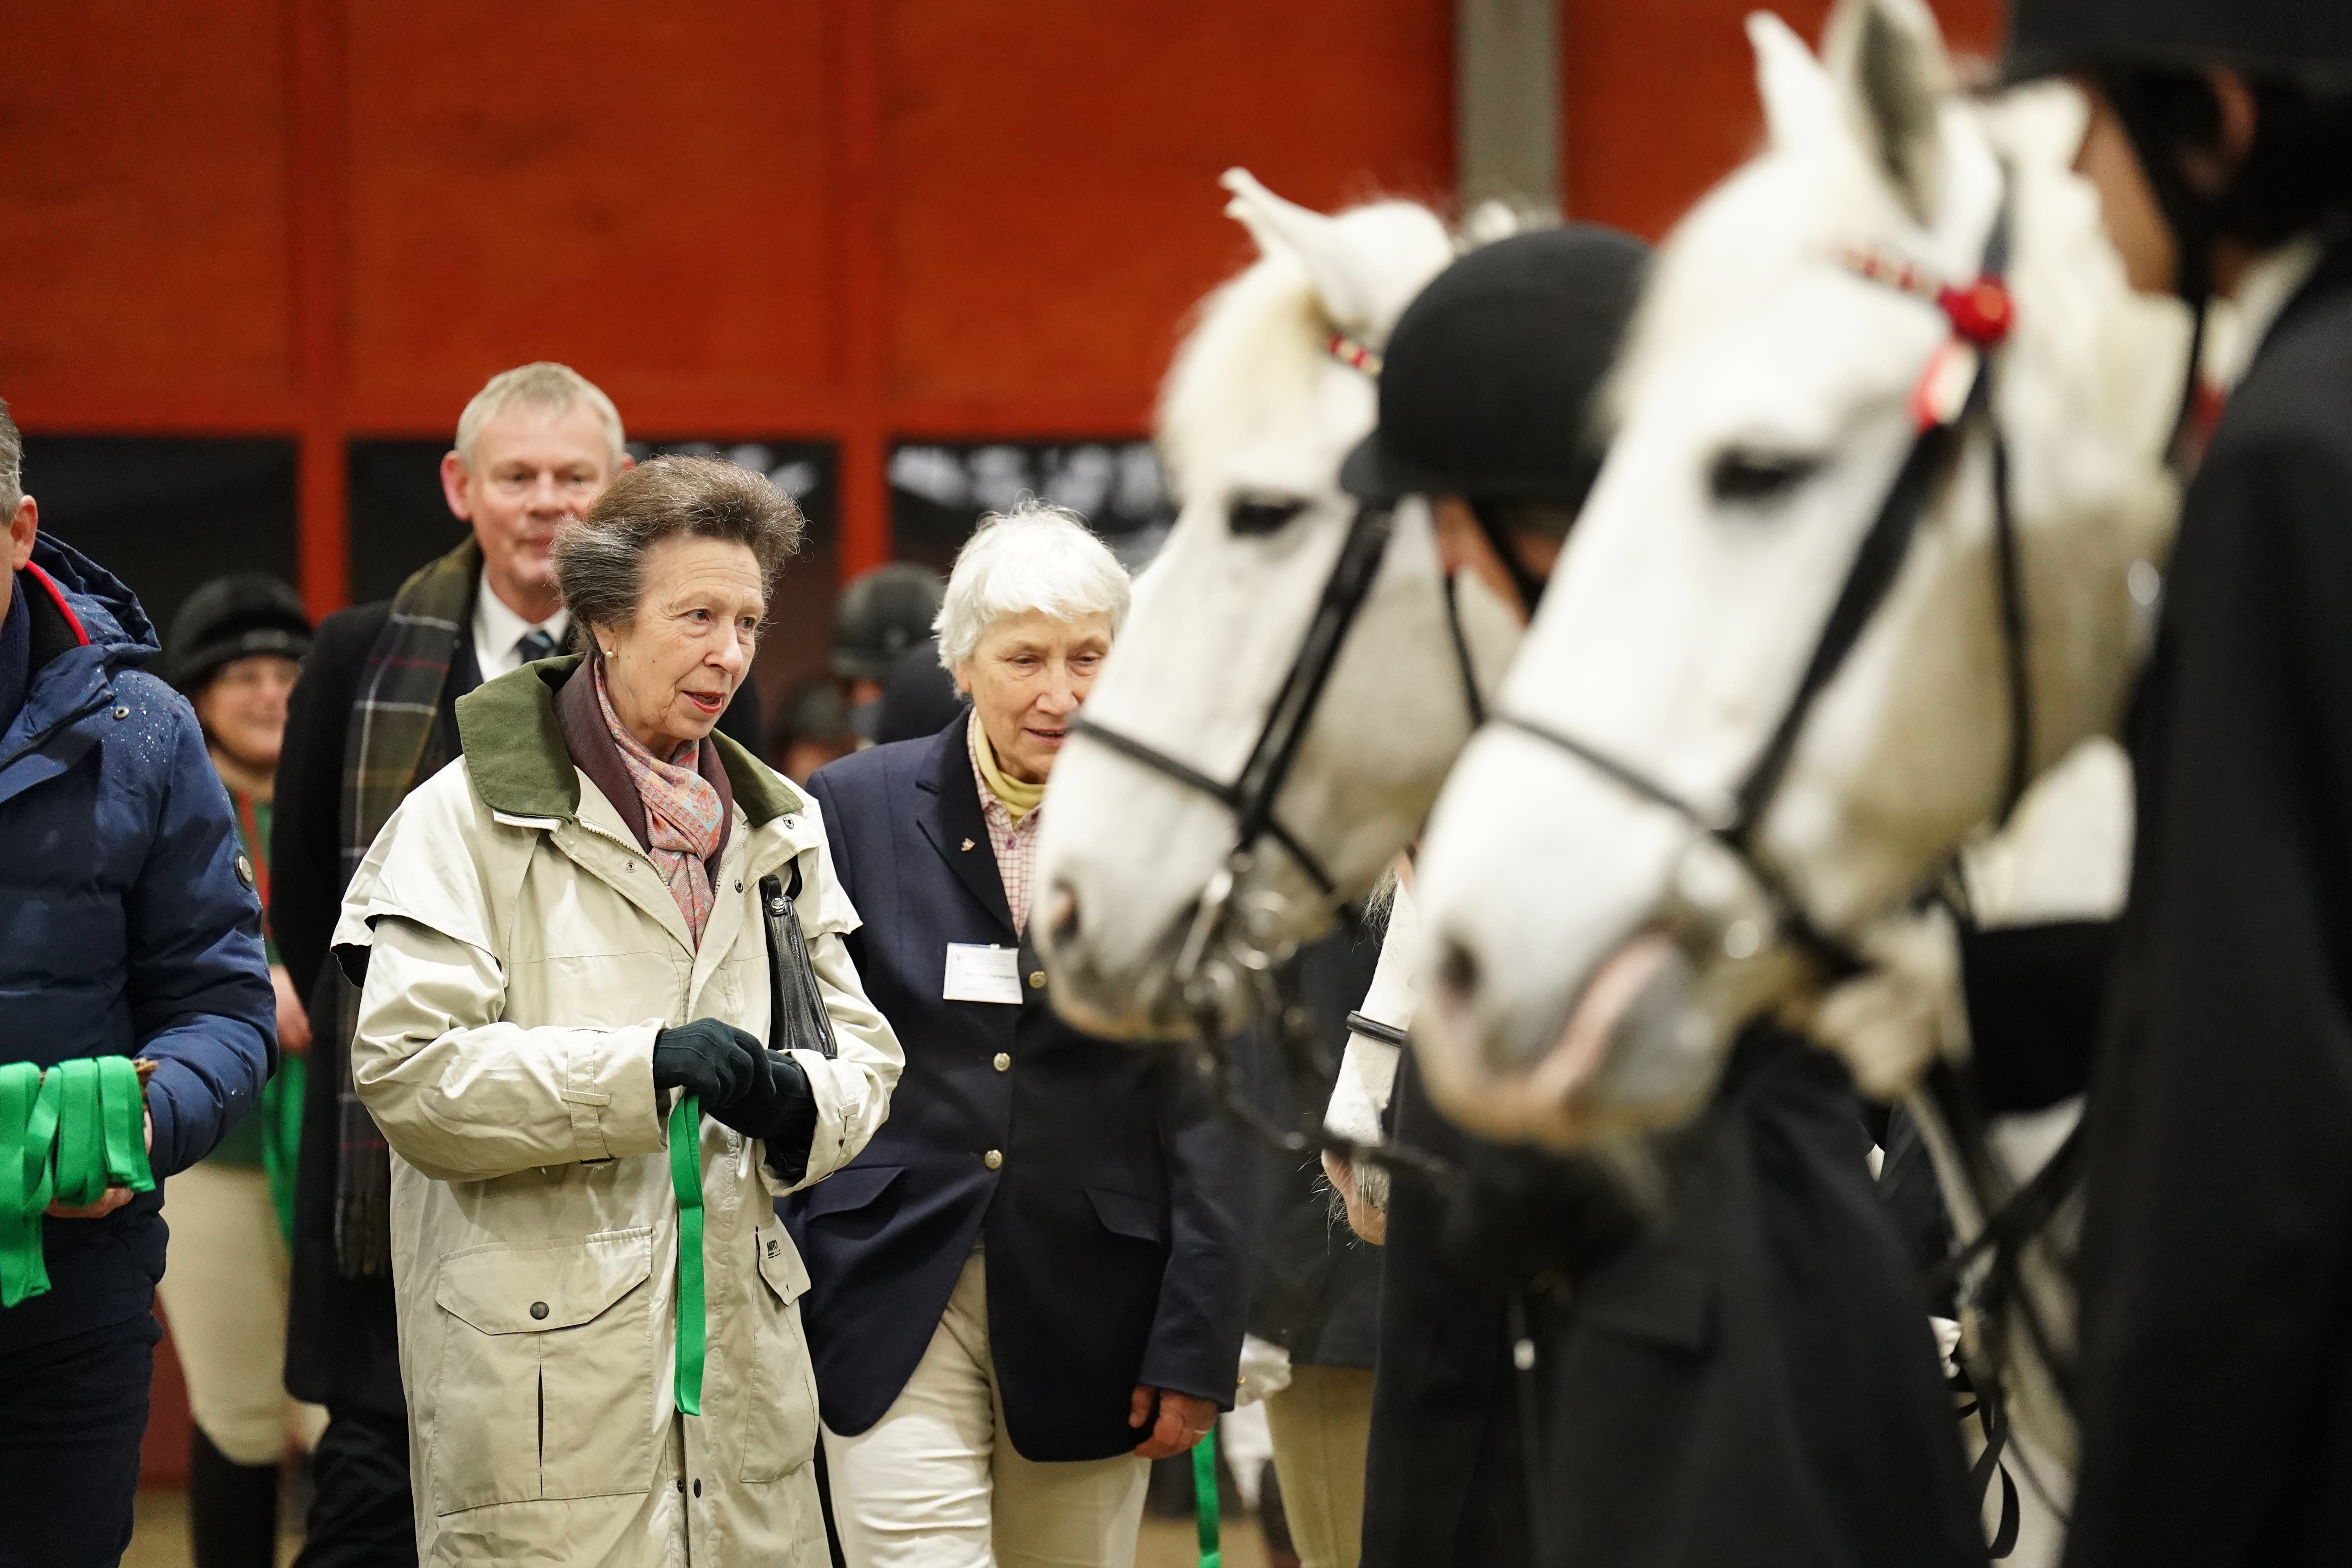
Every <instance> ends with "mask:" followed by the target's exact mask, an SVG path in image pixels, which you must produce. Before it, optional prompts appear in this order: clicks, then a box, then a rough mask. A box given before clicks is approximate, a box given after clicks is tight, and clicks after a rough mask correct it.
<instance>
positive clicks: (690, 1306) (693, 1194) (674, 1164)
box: [669, 1094, 704, 1415]
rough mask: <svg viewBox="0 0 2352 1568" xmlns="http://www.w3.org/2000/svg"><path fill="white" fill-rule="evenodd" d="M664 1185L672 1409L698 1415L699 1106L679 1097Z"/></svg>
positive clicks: (700, 1329)
mask: <svg viewBox="0 0 2352 1568" xmlns="http://www.w3.org/2000/svg"><path fill="white" fill-rule="evenodd" d="M669 1184H670V1187H671V1189H672V1190H673V1191H675V1192H676V1193H677V1408H678V1414H680V1415H701V1414H702V1352H703V1334H704V1325H703V1318H702V1312H703V1307H702V1105H701V1103H700V1101H698V1100H696V1099H695V1097H694V1096H692V1095H690V1094H686V1095H680V1096H679V1097H678V1101H677V1105H676V1106H675V1107H673V1108H672V1109H671V1110H670V1113H669Z"/></svg>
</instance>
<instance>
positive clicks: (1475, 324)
mask: <svg viewBox="0 0 2352 1568" xmlns="http://www.w3.org/2000/svg"><path fill="white" fill-rule="evenodd" d="M1649 256H1650V247H1648V246H1646V245H1644V244H1643V243H1642V242H1641V241H1640V240H1638V239H1636V238H1634V237H1633V236H1632V235H1629V234H1622V233H1620V232H1618V231H1617V230H1615V229H1612V228H1601V227H1599V226H1596V225H1592V224H1569V225H1567V226H1563V227H1559V228H1549V229H1538V230H1537V231H1535V232H1533V233H1529V234H1520V235H1514V236H1512V237H1510V238H1508V239H1502V240H1497V241H1496V242H1495V243H1494V244H1492V245H1486V246H1481V247H1479V248H1477V249H1475V250H1474V251H1471V252H1470V253H1469V254H1468V255H1466V256H1465V257H1463V258H1461V259H1459V260H1458V261H1456V262H1454V265H1452V266H1451V267H1448V268H1446V269H1445V270H1444V271H1443V272H1441V273H1439V274H1438V275H1437V276H1436V277H1435V278H1434V279H1432V280H1431V281H1430V283H1429V285H1428V287H1426V288H1424V289H1423V290H1422V291H1421V293H1420V294H1419V295H1417V296H1416V297H1415V298H1414V300H1413V301H1412V304H1410V305H1408V306H1406V307H1405V311H1404V314H1403V315H1402V316H1401V317H1399V318H1398V320H1397V324H1396V329H1395V330H1394V331H1391V333H1390V334H1389V342H1388V350H1387V353H1386V354H1385V355H1384V356H1383V360H1384V363H1382V365H1381V373H1380V376H1381V379H1380V426H1379V427H1378V428H1377V429H1375V430H1374V431H1373V432H1372V433H1371V434H1370V436H1368V437H1365V438H1364V439H1363V441H1362V443H1361V444H1360V445H1359V446H1358V447H1356V449H1355V450H1354V451H1352V452H1350V453H1349V455H1348V459H1347V461H1346V462H1345V463H1344V464H1342V465H1341V467H1340V469H1339V483H1340V485H1341V487H1342V488H1343V489H1346V490H1347V491H1348V493H1349V494H1350V495H1353V496H1356V497H1358V498H1359V499H1360V500H1366V501H1370V502H1372V503H1374V504H1376V505H1392V504H1394V503H1395V502H1396V501H1397V500H1399V499H1400V498H1402V497H1404V496H1407V495H1457V496H1462V497H1465V498H1466V499H1467V500H1469V501H1470V502H1471V507H1472V510H1473V511H1474V512H1475V513H1476V515H1477V517H1478V521H1479V525H1480V527H1481V528H1482V529H1483V530H1484V531H1486V535H1487V538H1488V541H1489V542H1491V543H1492V544H1493V545H1494V547H1495V550H1496V554H1498V555H1500V556H1501V557H1502V560H1503V564H1504V566H1505V568H1506V569H1507V570H1508V571H1509V573H1510V574H1511V580H1512V582H1513V584H1516V585H1517V588H1518V590H1519V596H1520V598H1521V599H1522V600H1523V601H1524V602H1525V604H1526V606H1527V607H1528V609H1530V610H1532V609H1533V608H1534V606H1535V601H1536V598H1537V596H1538V595H1539V594H1540V593H1541V591H1542V584H1541V583H1540V582H1539V581H1538V580H1537V579H1536V578H1535V576H1534V574H1531V573H1529V572H1528V570H1527V568H1526V565H1525V563H1522V562H1521V561H1520V559H1519V555H1518V552H1517V550H1516V549H1514V548H1511V547H1510V545H1509V542H1508V538H1507V530H1506V529H1505V528H1504V527H1503V526H1502V524H1501V521H1500V510H1501V506H1502V503H1507V502H1510V501H1514V500H1541V501H1549V502H1551V503H1553V504H1554V505H1555V506H1556V507H1557V508H1559V510H1564V511H1566V512H1568V513H1570V514H1572V513H1573V512H1574V511H1575V510H1576V509H1577V508H1579V507H1580V506H1581V505H1582V504H1583V502H1584V497H1585V494H1586V492H1588V491H1589V490H1591V488H1592V481H1593V479H1594V477H1595V476H1596V475H1597V474H1599V472H1600V471H1601V456H1602V443H1601V435H1600V431H1599V427H1598V424H1597V421H1595V420H1594V418H1593V417H1592V413H1593V411H1592V406H1591V405H1592V399H1593V395H1594V394H1595V393H1596V392H1598V391H1599V389H1600V387H1601V382H1602V380H1603V379H1604V378H1605V377H1606V376H1607V375H1608V374H1609V368H1610V366H1611V365H1612V363H1615V361H1616V357H1617V347H1618V344H1619V342H1621V341H1622V338H1623V337H1624V334H1625V323H1626V321H1627V320H1628V319H1629V318H1630V317H1631V316H1632V314H1633V304H1634V301H1635V300H1636V298H1637V297H1638V295H1639V293H1640V289H1641V274H1642V268H1643V265H1644V264H1645V263H1646V262H1647V261H1648V259H1649Z"/></svg>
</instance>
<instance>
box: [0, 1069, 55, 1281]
mask: <svg viewBox="0 0 2352 1568" xmlns="http://www.w3.org/2000/svg"><path fill="white" fill-rule="evenodd" d="M57 1131H58V1079H57V1078H56V1077H54V1076H44V1075H43V1073H42V1071H41V1069H40V1068H37V1067H35V1066H34V1065H33V1064H32V1063H31V1062H10V1063H9V1064H8V1065H7V1066H5V1067H0V1308H7V1307H13V1306H15V1305H16V1303H17V1302H19V1301H22V1300H25V1299H26V1297H27V1296H38V1295H41V1294H43V1293H44V1292H46V1291H47V1289H48V1288H49V1270H48V1265H47V1260H46V1259H45V1258H43V1257H42V1255H41V1211H42V1210H43V1209H45V1208H47V1207H48V1206H49V1189H50V1174H49V1151H50V1149H51V1147H52V1146H53V1145H54V1143H55V1142H56V1140H57Z"/></svg>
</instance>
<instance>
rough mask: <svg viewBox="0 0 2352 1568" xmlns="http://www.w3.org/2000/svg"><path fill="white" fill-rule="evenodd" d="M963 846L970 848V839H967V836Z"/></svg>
mask: <svg viewBox="0 0 2352 1568" xmlns="http://www.w3.org/2000/svg"><path fill="white" fill-rule="evenodd" d="M963 847H965V848H966V849H970V848H971V839H969V838H967V839H965V840H964V841H963Z"/></svg>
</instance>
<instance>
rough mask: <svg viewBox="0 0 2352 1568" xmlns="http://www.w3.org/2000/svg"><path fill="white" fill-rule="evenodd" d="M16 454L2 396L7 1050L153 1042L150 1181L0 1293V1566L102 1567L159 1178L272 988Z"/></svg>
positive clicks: (241, 1073) (108, 1553)
mask: <svg viewBox="0 0 2352 1568" xmlns="http://www.w3.org/2000/svg"><path fill="white" fill-rule="evenodd" d="M22 453H23V444H22V442H21V441H20V440H19V439H18V437H17V434H16V426H15V425H14V424H13V423H12V422H11V421H10V420H9V418H8V415H7V408H6V405H5V404H0V524H5V529H6V532H5V537H0V550H5V565H6V568H7V569H6V570H5V571H0V1065H5V1064H8V1063H14V1062H25V1061H29V1062H33V1063H36V1064H37V1065H39V1066H40V1067H42V1068H45V1069H46V1068H50V1067H52V1066H54V1065H55V1064H57V1063H58V1062H61V1061H67V1060H70V1059H73V1058H82V1057H106V1056H130V1057H137V1058H145V1059H148V1060H152V1061H153V1062H154V1063H155V1064H156V1068H155V1072H154V1076H153V1078H152V1079H151V1080H150V1082H149V1084H148V1086H147V1092H146V1107H147V1118H148V1122H149V1134H150V1144H149V1158H150V1161H151V1163H152V1168H153V1171H154V1174H155V1176H156V1178H157V1181H158V1186H157V1188H156V1190H155V1191H153V1192H150V1193H146V1194H140V1195H137V1196H133V1195H132V1194H131V1193H130V1192H129V1191H128V1190H126V1189H123V1188H119V1187H118V1188H115V1189H113V1190H111V1191H110V1192H108V1193H107V1194H106V1195H105V1197H104V1198H103V1199H101V1200H100V1202H98V1203H94V1204H91V1205H88V1206H86V1207H83V1208H78V1209H61V1208H59V1207H57V1206H54V1205H53V1206H51V1207H50V1208H49V1210H48V1211H47V1217H45V1218H44V1219H43V1220H42V1222H41V1232H42V1236H41V1243H42V1250H43V1254H44V1258H45V1259H46V1263H47V1274H48V1279H49V1289H48V1290H47V1292H45V1293H42V1294H39V1295H35V1296H31V1297H28V1298H26V1300H22V1301H20V1302H18V1304H17V1305H16V1306H14V1307H0V1568H20V1565H22V1568H30V1565H33V1564H38V1565H39V1568H100V1565H103V1564H111V1563H117V1562H119V1561H120V1559H121V1555H122V1552H123V1549H124V1548H125V1547H126V1546H128V1545H129V1543H130V1541H131V1504H132V1500H133V1497H134V1495H135V1493H136V1491H137V1489H138V1484H139V1445H140V1438H141V1436H142V1433H143V1432H144V1431H145V1429H146V1425H147V1385H148V1381H149V1378H150V1376H151V1375H152V1366H153V1355H154V1346H155V1342H156V1339H157V1338H158V1335H159V1330H158V1328H157V1325H156V1321H155V1317H154V1314H153V1312H152V1303H153V1300H154V1290H155V1281H156V1280H157V1279H159V1278H161V1277H162V1275H163V1247H164V1237H165V1229H164V1224H163V1214H162V1212H161V1211H162V1208H163V1188H162V1186H161V1183H162V1181H163V1178H165V1177H168V1176H170V1175H171V1174H172V1173H173V1172H176V1171H180V1170H183V1169H184V1168H185V1167H187V1166H188V1165H190V1164H193V1163H194V1162H195V1161H197V1160H198V1159H200V1158H202V1157H203V1156H204V1155H205V1153H207V1152H209V1151H210V1150H211V1149H212V1147H213V1145H214V1144H215V1143H217V1142H219V1141H220V1138H221V1135H222V1134H223V1133H224V1132H226V1131H228V1129H229V1128H230V1127H231V1126H233V1125H234V1124H235V1123H236V1121H237V1119H238V1118H240V1117H242V1116H244V1115H246V1114H247V1112H248V1111H250V1110H252V1109H253V1106H254V1104H255V1101H256V1100H257V1099H258V1098H259V1096H260V1093H261V1086H262V1083H263V1082H264V1080H265V1079H267V1078H268V1075H269V1070H270V1066H271V1058H272V1057H273V1055H274V1052H275V1049H276V1047H275V1041H274V1037H273V1034H272V1030H273V1028H274V1025H275V1019H276V1013H277V1004H276V999H275V996H274V994H273V993H272V991H271V988H270V983H269V969H268V963H267V962H266V961H265V960H264V958H263V953H262V944H261V908H260V904H259V903H258V901H257V900H256V898H255V896H254V890H253V870H252V868H251V866H250V865H249V864H248V863H247V861H246V858H245V856H244V853H243V851H242V850H241V849H240V847H239V846H238V839H237V832H236V818H235V817H234V816H232V815H231V813H230V808H229V801H228V796H227V794H226V792H225V791H224V790H223V789H222V787H221V782H220V778H219V775H218V774H217V773H215V772H214V771H213V765H212V762H211V759H210V758H209V757H208V756H207V755H206V753H205V739H204V734H203V731H202V730H201V729H200V728H199V726H198V725H197V722H196V717H195V714H194V711H193V710H190V709H189V707H188V705H187V703H186V702H185V701H184V700H182V699H181V698H180V696H179V695H178V694H177V693H176V692H174V691H173V689H172V688H171V687H170V686H168V685H166V684H165V683H164V682H163V680H161V679H158V678H156V677H154V676H152V675H148V674H146V673H145V672H144V671H142V669H141V668H139V667H140V666H141V665H142V664H144V663H146V662H147V661H148V660H149V659H151V658H154V657H155V655H156V653H157V652H158V648H157V645H156V639H155V633H154V628H153V627H152V626H151V625H150V624H149V622H148V619H147V616H146V614H145V612H144V611H142V609H141V608H140V607H139V602H138V600H137V599H136V598H134V597H133V596H132V595H131V591H130V590H129V589H128V588H125V587H124V586H123V585H122V584H121V583H120V582H118V581H117V580H116V579H115V578H114V577H113V576H112V575H110V574H108V573H107V572H106V571H105V570H104V569H103V568H101V567H100V566H98V565H97V564H96V563H93V562H91V561H90V560H89V558H88V557H86V556H84V555H82V554H81V553H80V552H78V551H76V550H74V549H73V548H72V547H70V546H68V545H67V544H64V543H62V542H59V541H58V540H56V539H54V538H47V537H43V536H41V535H40V534H39V532H38V529H37V522H38V519H37V512H36V510H35V508H34V504H33V500H32V498H31V497H29V496H26V495H25V494H24V493H23V489H22V470H23V463H22ZM16 1131H18V1132H21V1131H22V1129H17V1130H16ZM9 1146H11V1147H13V1142H12V1143H11V1144H10V1145H9ZM15 1188H16V1183H14V1182H0V1201H6V1200H7V1198H8V1196H9V1195H10V1194H12V1193H13V1192H14V1190H15Z"/></svg>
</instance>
